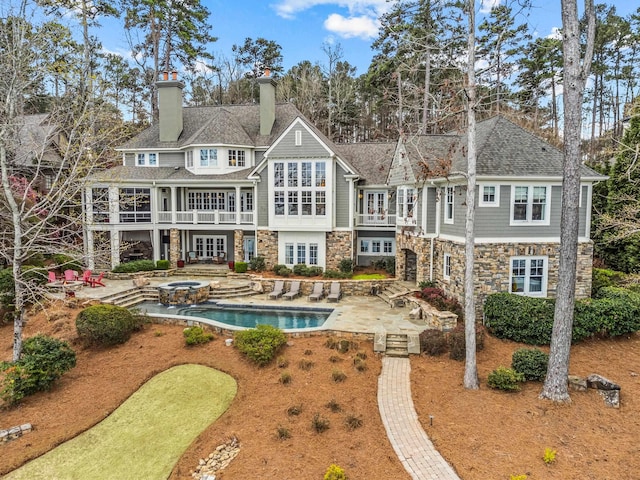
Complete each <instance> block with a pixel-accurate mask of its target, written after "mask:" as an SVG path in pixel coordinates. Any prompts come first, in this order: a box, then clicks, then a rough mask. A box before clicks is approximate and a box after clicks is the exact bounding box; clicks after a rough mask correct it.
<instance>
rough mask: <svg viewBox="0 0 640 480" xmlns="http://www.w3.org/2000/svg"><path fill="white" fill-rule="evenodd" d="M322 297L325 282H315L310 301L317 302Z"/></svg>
mask: <svg viewBox="0 0 640 480" xmlns="http://www.w3.org/2000/svg"><path fill="white" fill-rule="evenodd" d="M322 297H324V283H322V282H316V283H314V284H313V290H312V291H311V294H310V295H309V301H311V300H315V301H316V302H317V301H318V300H321V299H322Z"/></svg>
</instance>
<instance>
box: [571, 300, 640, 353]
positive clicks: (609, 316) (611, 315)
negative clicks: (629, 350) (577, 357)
mask: <svg viewBox="0 0 640 480" xmlns="http://www.w3.org/2000/svg"><path fill="white" fill-rule="evenodd" d="M575 312H576V313H575V320H574V323H575V328H574V336H573V339H574V341H577V340H581V339H582V335H580V338H579V337H578V334H580V333H581V331H582V330H581V329H584V330H585V332H584V335H586V336H587V337H589V336H593V335H604V336H609V337H617V336H620V335H627V334H630V333H633V332H637V331H638V330H640V293H636V292H632V291H631V290H628V289H626V288H621V287H603V288H601V289H600V291H599V292H598V298H597V299H592V300H591V299H585V300H580V301H578V302H576V310H575ZM589 333H590V334H589Z"/></svg>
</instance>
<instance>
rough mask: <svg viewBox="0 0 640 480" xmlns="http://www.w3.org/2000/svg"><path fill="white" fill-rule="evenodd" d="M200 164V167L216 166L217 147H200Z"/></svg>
mask: <svg viewBox="0 0 640 480" xmlns="http://www.w3.org/2000/svg"><path fill="white" fill-rule="evenodd" d="M200 166H201V167H217V166H218V149H217V148H201V149H200Z"/></svg>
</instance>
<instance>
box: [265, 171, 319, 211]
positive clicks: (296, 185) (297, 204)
mask: <svg viewBox="0 0 640 480" xmlns="http://www.w3.org/2000/svg"><path fill="white" fill-rule="evenodd" d="M285 179H286V180H285ZM273 187H274V191H273V198H274V213H275V215H286V216H290V217H297V216H303V217H310V216H313V215H315V216H325V215H326V205H327V200H326V164H325V162H324V161H317V162H312V161H299V162H295V161H292V162H275V163H274V164H273ZM285 200H286V208H285Z"/></svg>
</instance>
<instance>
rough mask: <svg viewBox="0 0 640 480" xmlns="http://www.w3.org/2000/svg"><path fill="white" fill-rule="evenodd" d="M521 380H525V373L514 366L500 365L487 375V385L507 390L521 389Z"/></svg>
mask: <svg viewBox="0 0 640 480" xmlns="http://www.w3.org/2000/svg"><path fill="white" fill-rule="evenodd" d="M520 382H524V375H523V374H521V373H518V372H516V371H515V370H514V369H512V368H507V367H502V366H500V367H498V368H496V369H495V370H494V371H493V372H491V373H490V374H489V376H488V377H487V385H489V386H490V387H491V388H496V389H498V390H506V391H517V390H520V385H519V383H520Z"/></svg>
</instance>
